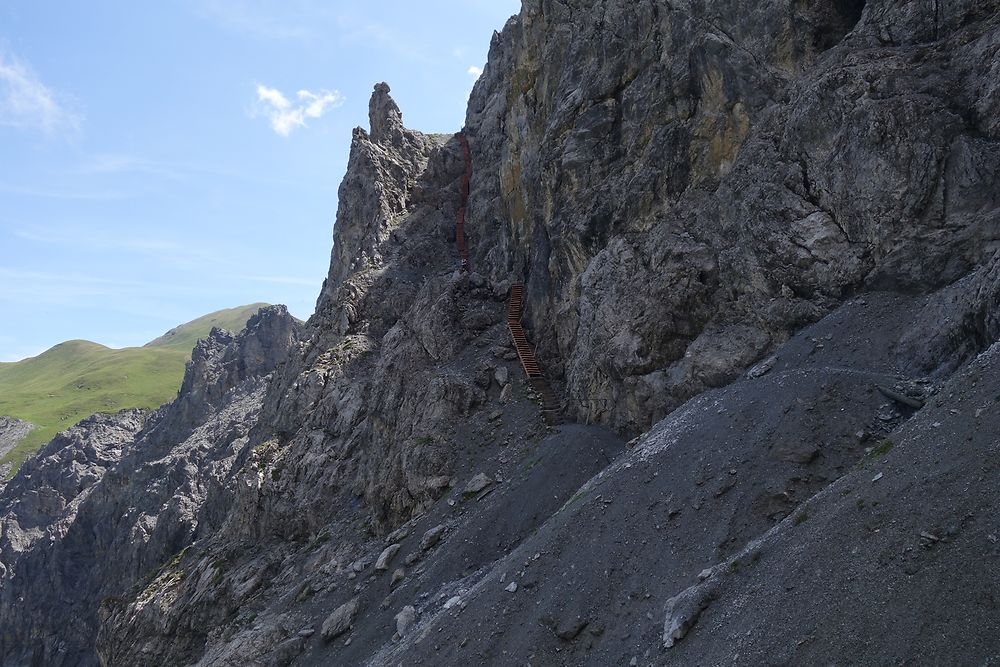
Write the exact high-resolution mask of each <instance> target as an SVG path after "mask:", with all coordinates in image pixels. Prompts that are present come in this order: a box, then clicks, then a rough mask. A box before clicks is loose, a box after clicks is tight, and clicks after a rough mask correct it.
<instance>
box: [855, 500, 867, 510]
mask: <svg viewBox="0 0 1000 667" xmlns="http://www.w3.org/2000/svg"><path fill="white" fill-rule="evenodd" d="M854 504H855V505H857V507H858V511H859V512H860V511H861V510H863V509H864V508H865V499H864V498H858V499H857V500H856V501H855V502H854Z"/></svg>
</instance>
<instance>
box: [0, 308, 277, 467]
mask: <svg viewBox="0 0 1000 667" xmlns="http://www.w3.org/2000/svg"><path fill="white" fill-rule="evenodd" d="M264 305H266V304H260V303H256V304H253V305H250V306H242V307H240V308H231V309H228V310H221V311H219V312H217V313H212V314H210V315H206V316H204V317H200V318H198V319H197V320H194V321H192V322H188V323H187V324H184V325H181V326H179V327H177V328H175V329H171V330H170V331H168V332H167V333H166V334H164V335H163V336H161V337H160V338H157V339H156V340H154V341H151V342H150V343H148V344H147V345H145V346H143V347H131V348H124V349H121V350H113V349H111V348H107V347H104V346H103V345H98V344H97V343H91V342H90V341H85V340H72V341H68V342H65V343H60V344H59V345H56V346H55V347H53V348H51V349H49V350H47V351H45V352H43V353H42V354H40V355H38V356H37V357H32V358H31V359H25V360H23V361H18V362H15V363H0V415H7V416H11V417H17V418H18V419H23V420H26V421H29V422H31V423H33V424H35V425H36V428H35V429H34V430H33V431H32V432H31V433H30V434H29V435H28V436H27V437H26V438H25V439H24V440H22V441H21V442H20V443H18V445H17V447H16V448H15V449H14V450H13V451H11V452H10V453H8V454H7V456H5V457H4V458H3V460H2V462H3V463H12V464H13V465H14V470H16V469H17V468H18V467H19V466H20V465H21V463H22V462H24V460H25V459H26V458H27V457H28V456H29V455H30V454H32V453H34V452H35V451H37V450H38V449H39V447H41V446H42V445H43V444H45V443H46V442H48V441H49V440H51V439H52V437H53V436H54V435H55V434H56V433H58V432H59V431H62V430H64V429H66V428H68V427H70V426H72V425H73V424H75V423H76V422H78V421H80V420H81V419H83V418H84V417H87V416H89V415H91V414H93V413H95V412H115V411H118V410H121V409H124V408H156V407H159V406H160V405H163V404H164V403H166V402H167V401H170V400H173V398H174V397H175V396H176V394H177V389H178V387H180V384H181V379H182V378H183V377H184V364H185V363H186V362H187V360H188V359H189V358H190V356H191V349H192V348H193V347H194V344H195V342H196V341H197V340H198V339H199V338H204V337H205V336H207V335H208V332H209V331H211V330H212V327H222V328H224V329H230V330H232V331H240V330H241V329H243V327H244V325H245V324H246V321H247V319H248V318H249V317H250V316H251V315H252V314H253V313H255V312H257V310H258V309H259V308H261V307H262V306H264Z"/></svg>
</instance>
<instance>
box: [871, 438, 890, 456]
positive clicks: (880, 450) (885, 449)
mask: <svg viewBox="0 0 1000 667" xmlns="http://www.w3.org/2000/svg"><path fill="white" fill-rule="evenodd" d="M895 446H896V444H895V443H894V442H893V441H892V440H888V439H887V440H883V441H882V442H880V443H878V444H877V445H875V446H874V447H872V450H871V451H870V452H868V457H867V458H868V459H869V460H871V459H877V458H878V457H880V456H885V455H886V454H888V453H889V452H891V451H892V448H893V447H895Z"/></svg>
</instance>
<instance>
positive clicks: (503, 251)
mask: <svg viewBox="0 0 1000 667" xmlns="http://www.w3.org/2000/svg"><path fill="white" fill-rule="evenodd" d="M998 10H1000V7H998V6H997V4H996V2H992V1H989V0H988V1H985V2H983V1H977V0H957V1H955V2H949V3H933V4H932V3H914V2H901V1H897V0H868V1H867V2H860V1H859V2H854V1H850V0H843V1H838V2H833V3H829V2H818V1H812V0H805V1H795V2H792V1H791V0H766V1H764V2H756V3H748V2H745V1H743V0H723V1H722V2H712V3H708V2H704V1H702V0H682V1H680V2H670V3H667V2H663V1H662V0H635V1H630V2H623V1H622V0H589V1H587V2H583V1H582V0H558V1H556V0H525V2H524V3H523V8H522V11H521V13H520V14H519V16H517V17H515V18H513V19H511V21H510V22H508V24H507V26H506V27H505V28H504V30H503V32H502V33H499V34H496V35H495V36H494V38H493V42H492V45H491V50H490V60H489V63H488V65H487V67H486V71H485V73H484V75H483V76H482V77H481V79H480V80H479V82H478V83H477V84H476V87H475V89H474V91H473V94H472V97H471V99H470V104H469V110H468V114H467V119H466V127H465V128H464V130H463V132H464V134H465V137H466V138H467V139H468V141H469V143H470V146H471V151H472V163H473V176H472V182H471V193H470V197H469V203H468V210H467V221H466V234H467V237H468V245H469V250H470V255H471V257H470V261H471V268H472V272H469V273H466V272H460V271H457V270H456V269H457V268H458V258H457V254H456V252H455V244H454V221H455V214H456V211H457V208H458V206H459V204H460V201H461V187H460V183H461V177H462V174H463V173H464V170H465V161H464V158H463V153H462V148H461V146H462V144H461V142H460V141H459V139H458V138H455V137H453V138H451V139H446V140H443V141H442V140H440V139H433V140H432V139H431V138H430V137H427V136H425V135H422V134H420V133H419V132H415V131H412V130H409V129H406V128H405V127H404V126H403V124H402V114H401V112H400V110H399V108H398V106H397V105H396V104H395V102H393V101H392V99H391V97H390V96H389V90H388V86H385V85H384V84H380V85H379V86H376V89H375V91H374V94H373V96H372V99H371V103H370V107H369V108H370V118H369V121H370V128H371V129H370V131H369V132H366V131H364V130H361V129H358V130H356V131H355V132H354V136H353V141H352V149H351V158H350V161H349V165H348V171H347V174H346V176H345V178H344V182H343V185H342V186H341V190H340V202H339V209H338V212H337V221H336V225H335V228H334V239H335V244H334V249H333V255H332V260H331V267H330V272H329V275H328V277H327V280H326V283H325V284H324V286H323V289H322V291H321V293H320V295H319V299H318V302H317V310H316V313H315V315H314V316H313V317H312V318H311V319H310V321H309V323H308V325H307V326H306V327H305V329H304V330H303V331H301V332H299V331H297V329H296V327H295V326H294V324H292V323H291V322H290V321H289V319H288V318H287V315H286V314H285V313H283V312H281V311H268V312H267V313H265V314H262V315H261V316H260V317H259V318H257V319H256V320H254V321H251V326H250V328H249V329H248V331H247V332H245V333H243V334H240V335H239V336H233V335H232V334H228V333H225V332H215V333H214V334H213V336H212V337H211V339H210V340H209V341H207V342H204V343H202V344H200V346H199V348H198V349H197V350H196V352H195V354H194V356H193V359H192V363H191V365H190V367H189V368H188V374H187V376H186V378H185V382H184V386H183V387H182V390H181V392H180V394H179V397H178V400H177V401H175V403H174V404H172V405H171V406H169V407H167V408H165V409H164V410H163V411H161V412H158V413H156V414H154V415H152V416H148V417H144V416H143V415H138V414H133V415H119V416H117V417H114V418H110V417H104V418H97V421H94V422H92V423H91V422H86V423H83V424H81V425H80V426H79V427H78V430H77V431H73V432H71V433H70V434H69V435H66V436H61V437H62V439H61V440H60V439H59V438H57V439H56V440H55V441H53V443H52V444H50V445H49V447H48V448H46V450H44V451H43V455H42V456H41V457H40V458H39V459H38V461H36V462H35V463H34V464H33V465H31V466H26V467H25V468H23V469H22V472H23V474H21V473H19V475H18V476H17V477H16V478H15V479H14V480H13V481H12V483H11V485H9V486H8V488H7V489H6V490H4V491H3V492H2V494H0V526H2V531H0V549H2V550H3V551H0V553H2V554H3V555H4V558H3V561H2V562H3V563H4V568H6V569H5V571H4V572H2V573H0V574H2V575H3V576H2V577H0V625H2V627H3V628H4V634H3V636H2V641H3V643H2V644H0V661H4V662H9V663H11V664H31V663H35V664H55V665H62V664H66V665H68V664H84V665H86V664H94V663H95V662H96V660H97V657H95V651H96V655H97V656H98V657H99V659H100V661H102V662H103V664H127V665H190V664H201V665H227V664H228V665H231V664H288V663H293V664H303V665H323V664H370V665H397V664H399V663H400V662H405V663H407V664H409V663H414V664H419V663H422V664H442V665H466V664H478V663H484V662H485V663H487V664H489V663H497V664H507V663H527V662H531V663H532V664H547V665H548V664H551V665H561V664H567V665H569V664H572V665H580V664H584V665H586V664H589V665H606V664H629V663H630V662H631V663H632V664H639V659H638V658H637V656H640V655H641V656H643V658H642V661H643V662H647V661H648V662H658V663H663V664H730V663H732V662H733V656H734V654H735V655H737V657H738V658H739V660H743V661H745V662H746V663H747V664H762V663H765V662H775V661H777V662H782V663H788V664H829V663H831V662H837V661H845V660H846V661H848V662H852V663H858V664H881V663H893V664H896V663H905V662H907V661H911V662H912V661H914V660H919V661H930V662H940V663H942V664H944V663H950V664H982V663H983V662H985V661H987V660H989V659H990V658H991V657H992V656H995V655H996V654H997V651H998V650H1000V647H998V646H997V645H996V637H998V636H1000V632H998V628H997V623H996V619H997V616H996V613H995V609H993V608H992V607H991V606H990V605H991V600H995V599H998V598H1000V591H997V590H995V588H996V586H995V585H994V584H995V581H994V579H995V578H994V579H988V580H987V581H983V580H982V579H983V578H982V577H979V579H978V580H976V579H974V577H975V575H974V573H975V572H980V571H981V567H979V566H980V565H981V564H982V563H984V562H987V561H988V559H989V558H992V557H994V556H995V555H996V553H995V552H996V550H997V547H996V546H995V545H996V540H997V533H998V531H997V530H996V527H995V526H994V523H995V522H994V523H991V520H990V518H989V517H993V516H996V515H997V512H996V507H995V505H996V499H997V498H1000V492H998V490H997V484H996V475H995V474H992V473H994V472H995V460H994V459H995V458H996V457H995V452H994V450H995V444H996V443H995V442H993V440H995V438H994V437H993V435H992V434H993V433H996V432H997V427H998V425H997V424H995V423H994V422H995V421H996V420H995V416H996V414H997V411H996V410H995V409H993V408H994V406H995V403H996V399H997V397H998V396H1000V388H998V387H997V386H996V385H997V379H998V378H1000V371H998V370H997V365H996V363H995V362H996V356H997V355H996V350H995V348H994V347H991V346H993V345H994V344H995V342H996V339H997V336H998V335H1000V321H998V320H997V317H996V313H997V306H998V305H1000V304H998V298H1000V297H998V295H1000V274H998V266H1000V265H998V262H1000V259H997V254H996V253H997V250H998V248H1000V243H998V241H1000V199H998V193H1000V187H998V186H1000V181H998V178H1000V151H998V150H997V146H998V142H1000V121H998V120H997V119H998V118H1000V108H998V104H1000V87H998V86H1000V84H998V83H997V82H998V81H1000V60H998V58H1000V56H998V53H1000V48H998V47H1000V11H998ZM515 281H522V282H524V283H525V286H526V298H527V302H526V311H525V316H524V325H525V328H526V329H527V331H528V334H529V337H530V338H531V341H532V343H533V344H535V345H536V347H537V355H538V356H539V357H540V359H541V362H542V364H543V366H544V367H545V372H546V374H547V376H548V377H549V378H550V380H551V382H552V384H554V385H555V386H556V388H557V389H558V390H559V391H560V393H561V394H562V395H563V397H564V399H565V400H566V402H567V404H568V406H569V411H570V413H571V416H572V417H575V418H576V419H577V420H578V421H579V422H580V423H579V424H570V425H565V426H563V427H561V428H560V429H558V430H556V431H548V430H546V429H545V428H544V426H543V424H542V422H541V420H540V416H539V410H538V406H537V405H536V404H535V403H534V402H533V401H532V399H531V397H530V394H529V391H528V386H527V385H526V384H525V382H524V381H523V378H522V375H521V369H520V368H519V367H518V365H517V363H516V354H513V353H512V350H510V348H509V346H508V333H507V331H506V325H505V307H504V299H505V297H506V294H507V292H508V290H509V288H510V286H511V284H512V283H513V282H515ZM989 350H992V351H989ZM512 354H513V356H511V355H512ZM268 375H270V379H269V380H267V379H265V377H266V376H268ZM921 405H923V406H924V407H920V406H921ZM143 419H145V422H143ZM102 420H103V421H102ZM605 427H607V428H605ZM639 433H641V434H642V436H641V437H639V438H637V439H635V440H633V441H632V443H631V444H632V445H633V446H631V447H629V448H628V449H627V450H625V449H624V446H623V443H622V439H623V438H621V437H620V436H622V435H628V436H631V435H634V434H639ZM72 443H77V444H75V445H72V446H71V444H72ZM483 470H489V471H490V473H491V474H493V475H495V477H496V480H497V481H498V482H500V480H502V483H496V484H494V485H492V486H489V487H488V489H489V493H486V494H482V491H485V490H487V487H486V486H481V487H480V490H479V494H477V497H480V500H479V501H478V502H461V501H462V489H463V488H464V487H463V486H459V487H458V488H457V489H456V488H455V485H456V484H457V483H458V480H474V479H476V474H477V473H479V472H480V471H483ZM876 479H877V481H875V482H873V481H872V480H876ZM483 482H485V480H484V479H479V480H478V481H477V482H476V486H478V485H479V484H481V483H483ZM445 527H447V531H448V533H447V534H448V539H447V540H442V535H443V534H444V531H445ZM397 529H398V530H397ZM390 532H392V539H388V540H387V539H385V538H384V535H386V534H387V533H390ZM397 544H398V545H399V547H398V551H397V550H395V549H393V547H394V546H395V545H397ZM390 545H391V546H390ZM387 547H389V550H387ZM390 553H391V554H392V556H398V554H399V553H402V554H407V556H406V558H405V559H404V561H405V565H406V571H405V572H404V571H403V570H402V569H396V570H395V571H394V572H393V575H392V577H391V578H390V577H383V576H377V572H380V571H381V569H378V570H376V571H373V570H372V569H370V565H371V564H372V563H375V564H376V566H379V565H381V566H384V567H385V568H386V569H388V568H390V567H392V563H391V561H392V556H390V555H388V554H390ZM8 554H10V555H9V556H8ZM106 554H115V558H114V561H113V562H114V563H115V566H114V570H112V569H111V568H110V566H109V565H108V563H109V562H111V560H110V559H105V558H103V557H102V556H101V555H106ZM8 559H10V560H8ZM817 563H821V564H822V570H823V571H822V573H818V572H817V571H816V568H817V565H816V564H817ZM355 564H357V567H355ZM943 564H947V566H945V565H943ZM698 573H703V575H704V576H703V577H701V581H700V582H699V575H698ZM786 582H787V583H786ZM834 591H838V593H836V595H835V594H834V593H833V592H834ZM925 591H934V594H933V595H931V594H924V592H925ZM967 591H977V595H971V596H970V595H969V594H968V593H967ZM837 596H839V597H837ZM873 596H874V598H873ZM456 599H457V600H458V602H455V603H453V604H451V605H449V604H448V602H447V601H451V600H456ZM873 599H874V600H875V601H874V602H873ZM54 601H59V604H54ZM66 601H68V602H66ZM360 609H363V610H364V613H359V611H358V610H360ZM417 609H419V610H420V624H419V632H415V631H414V630H413V625H412V623H413V621H414V620H415V617H416V610H417ZM501 609H502V610H503V613H497V612H498V610H501ZM941 609H946V610H947V611H948V612H949V613H947V614H943V613H941ZM53 610H55V611H53ZM969 618H973V619H976V621H977V623H976V624H975V628H973V627H972V625H973V624H971V623H969V622H967V621H966V620H965V619H969ZM97 627H99V632H98V634H97V638H96V642H95V640H94V629H95V628H97ZM927 627H934V633H927V631H926V628H927ZM317 628H321V631H319V632H316V633H315V634H313V633H306V634H302V631H303V629H313V630H315V629H317ZM348 629H349V630H350V635H349V636H348V637H345V635H346V634H347V631H348ZM818 629H819V630H818ZM394 630H395V634H396V635H397V636H398V640H396V641H393V640H391V639H390V637H391V636H392V635H393V631H394ZM932 634H933V638H932V637H931V635H932ZM861 636H864V637H871V640H870V641H867V642H859V641H857V638H858V637H861ZM942 636H943V637H945V638H946V641H941V640H940V637H942ZM789 637H795V638H796V639H795V640H794V641H790V640H788V638H789ZM324 638H325V639H326V640H328V641H323V640H324ZM333 638H336V639H338V641H329V640H331V639H333ZM959 638H960V639H959ZM667 645H669V650H667V648H666V646H667ZM739 660H738V661H739Z"/></svg>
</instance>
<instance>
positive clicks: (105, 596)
mask: <svg viewBox="0 0 1000 667" xmlns="http://www.w3.org/2000/svg"><path fill="white" fill-rule="evenodd" d="M297 327H298V324H297V323H296V322H295V319H294V318H292V317H291V316H290V315H289V314H288V312H287V310H286V309H285V308H284V307H283V306H272V307H269V308H266V309H263V310H261V311H260V312H259V313H258V314H257V315H255V316H253V317H252V318H251V319H250V321H249V322H248V323H247V328H246V329H245V330H244V331H243V332H241V333H240V334H232V333H230V332H228V331H223V330H221V329H216V330H214V331H212V333H211V335H210V336H209V338H207V339H205V340H202V341H199V343H198V346H197V347H196V348H195V351H194V354H193V355H192V360H191V362H189V363H188V367H187V371H186V373H185V377H184V381H183V385H182V388H181V392H180V395H179V397H178V398H177V400H176V401H174V402H173V403H170V404H168V405H166V406H164V407H163V408H161V409H160V410H158V411H156V412H154V413H152V414H148V413H146V412H144V411H141V410H125V411H123V412H120V413H118V414H115V415H100V414H99V415H94V416H93V417H91V418H89V419H86V420H84V421H82V422H80V423H79V424H78V425H76V426H74V427H73V428H71V429H69V430H68V431H66V432H65V433H62V434H60V435H58V436H57V437H56V438H55V439H54V440H52V442H50V443H49V444H48V445H46V446H45V447H44V448H43V449H42V450H41V451H40V452H39V453H38V454H37V455H36V456H35V457H33V458H31V459H29V460H28V461H27V462H26V463H25V464H24V466H22V468H21V469H20V470H19V471H18V473H17V475H15V476H14V478H13V479H12V480H11V482H10V484H8V485H7V487H6V488H5V489H4V490H3V492H2V493H0V626H2V627H3V632H2V633H0V662H2V663H3V664H10V665H18V664H31V665H34V664H45V665H57V664H63V665H83V664H95V663H96V655H95V653H94V650H93V646H94V636H95V634H96V631H97V627H98V622H99V613H98V607H99V605H100V604H101V603H102V600H104V601H105V603H107V604H111V603H112V602H113V601H114V600H117V599H119V598H120V597H122V596H127V595H129V594H130V593H131V594H134V591H135V590H136V589H134V587H135V586H136V585H137V584H138V583H140V582H141V581H142V579H143V578H144V577H147V576H149V575H150V574H152V573H154V572H155V571H156V569H157V568H159V567H161V566H163V565H165V564H167V563H168V562H169V561H170V559H171V558H173V557H174V555H175V554H177V553H178V552H180V551H181V550H183V549H184V548H186V547H187V546H188V545H189V544H190V543H191V542H192V541H194V540H196V539H197V538H198V537H199V536H202V535H210V534H211V533H212V531H213V530H214V529H216V528H217V527H218V526H219V525H220V524H221V522H222V520H223V518H224V515H225V513H224V510H223V507H224V506H225V505H226V504H227V503H228V501H227V500H226V496H228V495H229V494H230V493H231V491H230V490H226V489H225V488H224V486H225V479H226V477H227V475H228V473H229V471H230V469H231V467H232V465H233V462H234V461H235V460H237V458H238V455H239V453H240V452H241V450H242V448H244V447H245V446H246V443H247V432H248V430H249V429H250V428H251V426H252V425H253V424H254V420H255V418H256V413H257V411H258V409H259V406H260V401H261V397H262V388H263V377H264V376H266V375H267V374H268V373H270V372H272V371H273V370H274V369H275V368H276V367H277V365H278V364H280V363H282V362H283V361H284V360H285V359H286V357H287V355H288V351H289V348H290V346H292V345H293V344H294V343H295V340H296V336H297Z"/></svg>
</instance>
